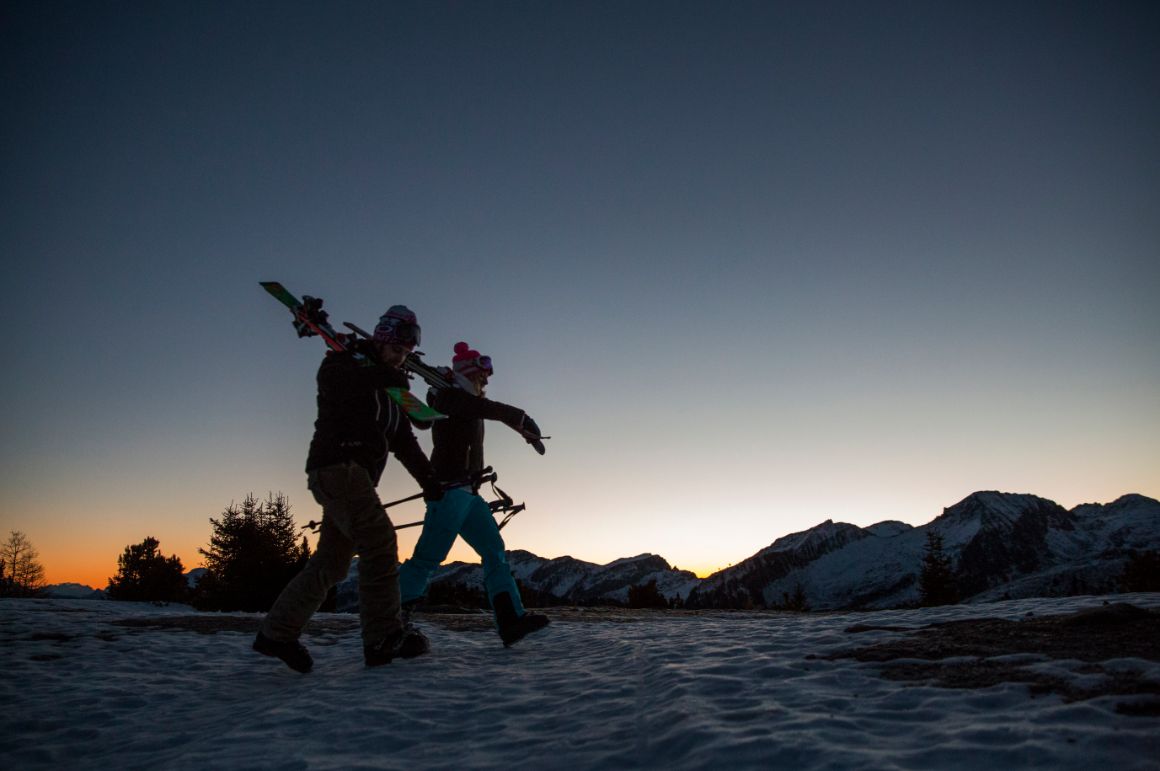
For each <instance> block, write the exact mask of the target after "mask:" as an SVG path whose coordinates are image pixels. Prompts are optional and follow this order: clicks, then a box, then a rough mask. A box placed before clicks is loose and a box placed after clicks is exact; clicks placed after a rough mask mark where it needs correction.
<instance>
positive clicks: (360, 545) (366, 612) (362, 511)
mask: <svg viewBox="0 0 1160 771" xmlns="http://www.w3.org/2000/svg"><path fill="white" fill-rule="evenodd" d="M344 502H345V508H346V510H347V512H348V516H349V522H350V531H349V532H350V537H351V540H352V541H353V542H354V548H355V551H356V552H357V553H358V605H359V619H360V621H361V622H362V637H363V644H364V646H365V645H378V644H381V643H382V642H383V641H384V640H387V639H392V638H395V637H397V636H398V635H399V633H400V632H401V630H402V622H401V620H400V619H399V572H398V570H399V545H398V541H397V540H396V538H395V528H394V526H393V525H392V524H391V520H390V518H389V517H388V516H387V512H386V511H385V510H384V509H383V506H382V503H381V502H380V501H379V496H378V493H377V492H375V487H374V483H373V482H371V479H370V475H368V474H367V472H366V470H365V469H364V468H362V467H361V466H357V465H354V464H351V466H350V476H349V482H348V485H347V493H346V496H345V498H344Z"/></svg>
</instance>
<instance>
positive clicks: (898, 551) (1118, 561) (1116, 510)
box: [339, 491, 1160, 610]
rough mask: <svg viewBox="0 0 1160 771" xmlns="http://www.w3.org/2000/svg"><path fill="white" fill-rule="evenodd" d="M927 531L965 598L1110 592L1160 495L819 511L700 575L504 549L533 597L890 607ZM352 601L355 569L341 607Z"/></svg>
mask: <svg viewBox="0 0 1160 771" xmlns="http://www.w3.org/2000/svg"><path fill="white" fill-rule="evenodd" d="M930 530H933V531H935V532H937V533H938V534H940V535H941V536H942V538H943V547H944V552H945V554H946V555H947V556H948V557H949V558H950V559H951V562H952V566H953V569H954V577H955V582H956V585H957V588H958V590H959V595H960V597H962V599H963V600H964V601H966V602H971V601H987V600H994V599H1001V598H1013V599H1014V598H1021V597H1037V596H1048V597H1055V596H1070V595H1076V594H1090V593H1103V592H1114V591H1117V590H1118V588H1119V587H1118V581H1119V579H1120V577H1121V576H1122V575H1123V573H1124V569H1125V566H1126V564H1127V562H1128V560H1129V558H1130V557H1131V556H1132V555H1133V554H1134V553H1139V552H1146V551H1154V550H1160V502H1158V501H1156V500H1154V499H1152V498H1147V497H1144V496H1142V495H1125V496H1123V497H1121V498H1119V499H1117V500H1115V501H1113V502H1112V503H1109V504H1084V505H1081V506H1077V507H1075V508H1074V509H1071V510H1070V511H1069V510H1067V509H1064V508H1063V507H1061V506H1060V505H1058V504H1056V503H1054V502H1053V501H1049V500H1047V499H1044V498H1039V497H1037V496H1034V495H1026V494H1014V493H1001V492H995V491H983V492H977V493H974V494H972V495H970V496H968V497H967V498H965V499H963V500H962V501H960V502H958V503H956V504H955V505H954V506H951V507H949V508H947V509H944V510H943V513H942V514H941V515H940V516H938V517H937V518H935V519H934V520H932V521H931V522H929V523H927V524H926V525H922V526H920V527H912V526H911V525H907V524H905V523H902V522H892V521H888V522H880V523H878V524H875V525H871V526H869V527H864V528H863V527H858V526H856V525H851V524H847V523H842V522H833V521H830V520H827V521H826V522H823V523H821V524H820V525H817V526H816V527H813V528H810V529H809V530H805V531H802V532H800V533H793V534H791V535H787V536H785V537H783V538H779V539H778V540H776V541H774V542H773V543H772V544H770V545H769V546H767V547H765V548H764V549H762V550H760V551H758V552H757V553H756V554H754V555H753V556H752V557H749V558H748V559H746V560H744V561H742V562H740V563H739V564H737V565H734V566H732V567H729V568H727V569H725V570H722V571H719V572H717V573H714V574H713V575H711V576H709V577H707V578H705V579H698V578H697V577H696V576H695V575H693V574H692V573H690V572H688V571H684V570H675V569H673V568H672V567H671V566H670V565H669V564H668V562H666V561H665V560H664V559H663V558H662V557H659V556H657V555H653V554H641V555H638V556H636V557H627V558H624V559H619V560H616V561H614V562H611V563H608V564H607V565H597V564H594V563H591V562H584V561H583V560H578V559H575V558H573V557H557V558H554V559H546V558H544V557H539V556H536V555H535V554H532V553H531V552H527V551H520V550H513V551H511V552H509V555H508V558H509V561H510V563H511V566H512V572H513V574H514V575H515V577H516V579H517V580H518V581H519V582H520V585H521V587H523V591H524V592H525V593H526V594H527V595H529V596H530V599H531V600H532V602H530V603H529V604H539V605H552V604H571V605H598V604H619V605H624V604H628V593H629V590H630V588H632V587H641V586H646V585H648V584H649V583H650V582H653V581H655V582H656V590H657V592H658V593H659V594H660V595H661V596H662V597H664V598H665V599H666V600H668V601H669V602H670V604H673V605H677V606H686V607H691V608H777V607H786V606H791V607H792V606H793V603H794V602H795V600H796V601H798V602H800V603H804V605H805V606H806V607H808V608H809V609H811V610H848V609H872V608H893V607H904V606H908V605H914V604H916V603H917V602H918V598H919V590H918V576H919V573H920V569H921V563H922V557H923V552H924V548H925V545H926V542H927V532H928V531H930ZM482 596H483V577H482V571H481V569H480V566H479V565H477V564H470V563H463V562H455V563H451V564H448V565H445V566H443V567H442V568H440V569H439V571H437V573H436V574H435V578H434V580H433V581H432V587H431V599H432V602H438V601H439V600H438V598H440V597H442V598H444V599H447V598H450V599H451V600H452V601H458V602H461V603H463V602H478V601H480V600H481V599H482ZM356 605H357V577H356V572H355V570H354V569H353V568H352V570H351V577H350V578H348V580H347V581H346V582H345V583H344V584H343V586H342V587H340V591H339V608H340V609H343V608H348V609H353V608H354V607H356Z"/></svg>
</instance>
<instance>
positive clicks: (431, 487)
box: [423, 477, 443, 503]
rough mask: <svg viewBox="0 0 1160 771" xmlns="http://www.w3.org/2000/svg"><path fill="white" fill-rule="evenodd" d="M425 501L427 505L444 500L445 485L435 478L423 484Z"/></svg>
mask: <svg viewBox="0 0 1160 771" xmlns="http://www.w3.org/2000/svg"><path fill="white" fill-rule="evenodd" d="M423 500H424V501H426V502H427V503H434V502H435V501H441V500H443V484H442V483H441V482H440V481H439V480H438V479H435V478H434V477H432V478H430V479H428V480H427V481H426V482H424V483H423Z"/></svg>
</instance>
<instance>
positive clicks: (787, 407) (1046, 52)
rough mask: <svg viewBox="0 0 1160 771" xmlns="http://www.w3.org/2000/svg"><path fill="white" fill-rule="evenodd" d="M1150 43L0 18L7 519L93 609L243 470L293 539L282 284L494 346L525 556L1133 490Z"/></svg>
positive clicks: (876, 25)
mask: <svg viewBox="0 0 1160 771" xmlns="http://www.w3.org/2000/svg"><path fill="white" fill-rule="evenodd" d="M1157 40H1160V6H1157V4H1155V3H1153V2H1141V3H1122V2H1103V1H1100V2H1087V3H1076V2H1041V3H1036V2H1020V3H1009V2H994V3H985V2H974V1H972V2H961V3H927V2H873V3H868V2H792V3H790V2H760V3H749V2H729V3H718V2H583V3H581V2H572V3H563V2H554V3H540V2H499V3H493V2H456V3H444V2H421V3H420V2H413V3H385V2H326V3H323V2H313V3H299V2H268V3H266V2H244V3H237V2H208V1H207V2H164V1H163V2H89V1H88V0H86V1H85V2H47V3H46V2H32V1H29V2H11V0H5V1H4V2H3V3H2V4H0V66H2V73H3V78H2V81H0V98H2V112H3V118H2V119H0V159H2V160H0V163H2V166H0V255H3V275H4V282H3V285H4V288H5V290H6V291H5V301H4V302H3V304H2V305H0V313H2V319H3V325H4V330H5V334H4V336H3V354H4V361H5V362H7V366H6V372H5V375H4V377H3V378H0V405H2V409H3V432H2V438H0V535H5V536H6V535H7V532H8V531H9V530H12V529H19V530H23V531H24V532H25V533H26V534H27V535H28V536H29V538H30V539H31V540H32V542H33V543H34V545H35V546H36V547H37V548H38V549H39V551H40V556H41V561H42V563H43V564H44V565H45V568H46V570H47V577H48V579H49V581H50V582H62V581H79V582H82V583H87V584H89V585H93V586H103V585H104V583H105V580H106V579H107V578H108V577H109V576H111V575H113V574H114V573H115V571H116V558H117V556H118V555H119V554H120V553H121V551H122V550H123V549H124V547H125V546H127V545H129V544H131V543H139V542H141V541H142V540H143V539H144V538H145V537H146V536H154V537H156V538H158V539H159V540H160V541H161V549H162V551H163V552H164V553H166V554H177V555H178V556H180V557H181V558H182V560H183V562H184V564H185V566H186V567H187V568H192V567H194V566H196V565H198V564H199V563H200V557H199V555H198V554H197V549H198V547H204V546H206V545H207V544H208V542H209V536H210V525H209V518H210V517H217V516H219V515H220V513H221V511H222V510H223V509H224V508H225V507H226V506H228V505H229V504H230V503H231V502H236V501H240V500H241V499H242V498H244V497H245V495H246V494H247V493H249V492H251V491H252V492H254V493H256V494H257V495H259V496H262V497H264V496H265V495H266V494H267V493H268V492H270V491H281V492H284V493H286V494H287V495H288V496H289V498H290V501H291V504H292V505H293V507H294V512H295V514H296V517H297V519H298V520H299V522H301V523H305V522H306V521H307V520H309V519H313V518H316V517H317V515H318V513H319V510H318V507H317V506H316V504H315V503H314V501H313V500H312V499H311V498H310V496H309V493H308V492H307V491H306V486H305V475H304V473H303V470H302V468H303V463H304V460H305V452H306V446H307V443H308V441H309V439H310V435H311V431H312V425H313V420H314V417H315V415H314V412H315V408H314V373H315V369H316V367H317V364H318V361H319V359H320V357H321V355H322V350H323V348H322V345H321V343H319V342H318V341H316V340H298V339H297V338H295V337H294V334H293V331H292V329H291V327H290V321H289V314H288V313H286V312H285V310H284V309H283V308H281V307H280V306H279V305H278V304H277V303H276V302H274V301H273V300H272V299H271V298H270V297H269V296H267V295H266V294H265V293H264V292H263V291H262V290H261V288H260V287H259V286H258V282H259V281H261V280H269V279H276V280H280V281H282V282H283V283H285V284H286V285H287V287H288V288H290V289H291V291H294V292H296V293H298V294H313V295H316V296H321V297H323V298H325V299H326V304H327V308H328V309H329V310H330V311H331V313H332V318H333V319H334V320H335V321H344V320H348V321H353V322H355V323H358V324H360V325H363V326H368V327H369V326H370V325H372V324H373V323H374V321H375V319H376V318H377V317H378V315H379V314H380V313H382V312H383V310H385V309H386V307H387V306H389V305H391V304H393V303H400V302H401V303H406V304H407V305H409V306H410V307H411V308H413V309H414V310H415V311H416V312H417V313H418V314H419V317H420V321H421V322H422V324H423V329H424V339H423V345H422V348H423V350H424V351H426V353H427V360H428V361H429V362H431V363H437V364H438V363H446V362H447V361H449V359H450V356H451V353H452V350H451V349H452V346H453V344H454V343H455V342H456V341H458V340H461V339H462V340H466V341H468V342H470V343H471V344H472V345H473V346H474V347H476V348H477V349H479V350H480V351H482V352H484V353H488V354H490V355H492V357H493V358H494V359H495V362H496V368H497V369H496V375H495V377H494V378H493V380H492V383H491V387H490V391H489V395H490V396H491V397H492V398H495V399H498V400H500V401H505V402H508V403H512V404H516V405H519V406H521V407H524V408H525V409H526V410H527V411H528V412H529V413H530V414H531V415H532V416H533V417H534V418H535V419H536V420H537V421H538V422H539V424H540V426H541V427H542V428H543V429H544V431H545V432H546V433H548V434H550V435H551V436H552V437H553V438H552V440H551V441H550V442H549V443H548V454H547V455H546V456H544V457H540V456H538V455H536V454H535V453H534V452H533V451H532V450H531V449H530V448H528V447H527V445H525V444H524V443H523V442H522V441H521V440H520V439H519V438H518V437H516V435H515V434H514V433H513V432H511V431H509V430H507V429H506V428H504V427H503V426H500V425H494V426H492V427H491V428H490V430H489V442H488V460H489V461H490V462H491V463H492V464H493V465H494V466H495V467H496V468H497V470H498V471H499V473H500V485H501V486H502V487H504V488H505V489H507V490H508V492H510V493H512V494H513V495H514V496H515V497H516V499H517V500H524V501H526V502H527V504H528V510H527V511H526V512H525V513H523V514H521V515H520V516H519V517H517V518H516V519H515V520H513V522H512V523H511V525H509V527H508V528H507V529H506V530H505V531H504V533H505V536H506V538H507V543H508V547H509V548H520V549H528V550H531V551H533V552H535V553H537V554H540V555H542V556H545V557H557V556H562V555H566V554H567V555H572V556H574V557H577V558H579V559H584V560H590V561H593V562H599V563H604V562H608V561H611V560H613V559H616V558H618V557H624V556H631V555H635V554H639V553H642V552H652V553H656V554H660V555H662V556H664V557H665V558H666V559H668V560H669V561H670V562H671V563H673V564H675V565H677V566H679V567H681V568H687V569H692V570H696V571H697V572H698V573H700V574H706V573H708V572H709V571H712V570H714V569H719V568H722V567H725V566H727V565H729V564H731V563H735V562H738V561H740V560H742V559H744V558H746V557H748V556H750V555H751V554H753V553H754V552H756V551H757V550H759V549H761V548H763V547H764V546H767V545H768V544H769V543H771V542H772V541H774V540H775V539H776V538H778V537H780V536H783V535H785V534H787V533H790V532H794V531H798V530H802V529H805V528H808V527H812V526H813V525H816V524H818V523H820V522H821V521H823V520H825V519H834V520H838V521H845V522H851V523H854V524H858V525H863V526H864V525H869V524H872V523H874V522H878V521H881V520H886V519H896V520H902V521H905V522H909V523H911V524H922V523H924V522H927V521H929V520H930V519H932V518H934V517H935V516H937V515H938V514H939V513H941V511H942V508H943V507H945V506H949V505H952V504H954V503H955V502H957V501H959V500H960V499H962V498H963V497H965V496H967V495H969V494H970V493H972V492H974V491H976V490H992V489H996V490H1003V491H1007V492H1026V493H1034V494H1037V495H1041V496H1044V497H1046V498H1050V499H1052V500H1055V501H1057V502H1058V503H1060V504H1062V505H1064V506H1068V507H1070V506H1074V505H1076V504H1079V503H1083V502H1107V501H1111V500H1113V499H1115V498H1116V497H1118V496H1120V495H1122V494H1124V493H1129V492H1137V493H1142V494H1145V495H1149V496H1152V497H1160V345H1158V341H1160V310H1158V303H1157V298H1158V294H1160V142H1158V141H1157V137H1160V48H1158V47H1157V45H1156V41H1157ZM422 441H423V442H424V444H425V446H428V447H429V438H426V437H425V438H424V439H423V440H422ZM414 490H415V486H414V484H413V482H412V481H411V480H410V478H409V477H408V476H407V474H406V473H405V472H404V471H403V470H402V468H401V467H400V466H398V465H397V464H395V463H392V464H391V465H390V466H388V470H387V473H386V475H385V477H384V482H383V484H382V485H381V486H380V494H381V495H382V497H383V499H384V500H390V499H392V498H397V497H402V496H404V495H407V494H410V493H411V492H413V491H414ZM420 516H421V510H419V509H417V508H409V509H408V508H403V509H400V510H399V511H398V512H397V514H396V515H395V517H394V518H395V521H396V522H406V521H413V520H414V519H417V518H419V517H420ZM400 536H401V538H400V546H401V550H402V552H403V553H404V555H407V554H409V553H410V550H411V548H412V547H413V545H414V540H415V537H416V536H417V532H416V530H415V529H412V530H405V531H402V532H401V534H400ZM451 556H452V558H453V559H471V558H472V553H471V552H470V550H469V549H466V548H465V547H463V546H462V545H460V546H457V547H456V550H455V551H454V552H453V553H452V555H451Z"/></svg>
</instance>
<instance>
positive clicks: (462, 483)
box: [399, 343, 548, 646]
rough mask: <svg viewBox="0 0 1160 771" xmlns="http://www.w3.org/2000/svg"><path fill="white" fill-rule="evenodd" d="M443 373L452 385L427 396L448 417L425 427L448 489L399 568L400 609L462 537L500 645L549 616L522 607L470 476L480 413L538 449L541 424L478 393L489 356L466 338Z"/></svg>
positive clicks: (475, 466)
mask: <svg viewBox="0 0 1160 771" xmlns="http://www.w3.org/2000/svg"><path fill="white" fill-rule="evenodd" d="M443 372H445V373H446V375H447V376H448V377H449V379H450V380H451V386H449V387H446V388H432V389H431V390H430V391H429V392H428V395H427V403H428V404H430V405H431V406H432V407H434V408H435V409H437V410H439V411H440V412H442V413H444V414H445V415H447V416H448V417H447V419H446V420H441V421H439V422H437V423H435V424H434V425H433V426H432V427H431V434H432V441H433V443H434V449H433V450H432V451H431V463H432V465H433V466H434V467H435V475H436V477H437V478H438V480H439V482H440V483H442V485H443V487H444V489H445V491H446V492H445V493H444V495H443V499H442V500H440V501H434V502H430V503H428V506H427V515H426V518H425V519H424V521H423V532H422V533H421V534H420V536H419V541H418V543H416V544H415V552H414V554H412V555H411V559H409V560H407V561H406V562H404V563H403V564H402V566H401V567H400V568H399V591H400V592H401V594H402V599H403V608H404V616H409V613H410V610H411V609H413V608H414V606H415V605H416V604H417V603H418V601H419V600H420V599H421V598H422V597H423V596H424V595H425V594H426V592H427V584H428V583H429V582H430V580H431V575H432V574H433V573H434V572H435V569H436V568H438V567H439V564H440V563H441V562H443V560H444V559H446V557H447V553H448V552H449V551H450V550H451V546H452V544H454V543H455V538H456V536H463V540H464V541H466V542H467V544H468V545H469V546H471V548H472V549H474V550H475V552H476V553H477V554H478V555H479V556H480V559H481V560H482V561H483V583H484V588H485V589H486V591H487V597H488V601H489V602H490V603H491V607H492V610H493V611H494V612H495V622H496V628H497V630H498V632H499V636H500V638H501V639H502V640H503V644H504V646H510V645H513V644H514V643H516V642H518V641H519V640H521V639H523V638H524V637H525V636H527V635H529V634H531V633H532V632H535V631H537V630H539V629H543V628H544V627H545V626H547V625H548V617H547V616H544V615H541V614H539V613H528V612H526V611H525V610H524V606H523V602H522V601H521V599H520V592H519V589H518V588H517V587H516V582H515V579H513V578H512V574H511V568H510V567H509V566H508V561H507V554H506V552H505V547H504V542H503V537H502V536H500V533H499V528H498V527H497V526H496V524H495V519H494V518H493V516H492V511H491V508H490V507H489V506H488V505H487V502H486V501H485V500H484V499H483V498H481V497H480V496H479V495H478V492H477V490H476V488H475V486H473V484H472V482H471V481H470V480H472V479H478V477H479V474H480V472H481V471H482V469H483V467H484V463H483V436H484V420H497V421H499V422H501V423H504V424H506V425H508V426H509V427H511V428H512V429H514V430H515V431H517V432H518V433H519V434H520V435H521V436H523V437H524V439H525V440H526V441H527V442H528V443H529V444H531V445H532V446H533V447H535V448H536V451H537V452H539V453H540V454H543V453H544V445H543V442H542V441H541V434H540V428H539V426H537V425H536V422H535V421H534V420H532V419H531V418H530V417H528V415H527V413H525V412H524V411H523V410H521V409H519V408H518V407H512V406H510V405H507V404H502V403H500V402H496V401H492V400H490V399H487V398H484V390H485V388H486V386H487V381H488V378H489V377H490V376H491V375H492V373H493V369H492V363H491V358H490V357H488V356H481V355H480V353H479V352H478V351H475V350H472V349H471V348H470V347H469V346H468V345H467V343H457V344H456V345H455V357H454V358H453V360H452V366H451V370H450V371H448V370H446V369H445V368H443Z"/></svg>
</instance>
